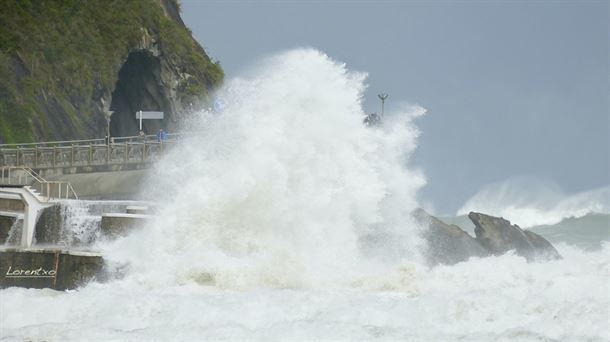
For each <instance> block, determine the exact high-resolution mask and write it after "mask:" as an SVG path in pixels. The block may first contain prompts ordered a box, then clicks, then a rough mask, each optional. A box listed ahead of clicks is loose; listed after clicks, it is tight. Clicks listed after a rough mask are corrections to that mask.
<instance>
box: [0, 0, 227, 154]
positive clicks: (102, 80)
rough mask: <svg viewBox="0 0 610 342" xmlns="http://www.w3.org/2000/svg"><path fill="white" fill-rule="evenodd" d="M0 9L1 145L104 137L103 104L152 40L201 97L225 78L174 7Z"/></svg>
mask: <svg viewBox="0 0 610 342" xmlns="http://www.w3.org/2000/svg"><path fill="white" fill-rule="evenodd" d="M2 3H3V5H2V8H1V9H0V142H4V143H12V142H27V141H32V140H39V139H69V138H89V137H91V135H94V134H98V132H100V131H103V127H105V121H104V116H103V110H102V105H101V103H100V99H102V102H103V98H104V97H107V96H108V94H109V93H110V92H111V91H112V89H114V85H115V82H116V81H117V78H118V73H119V70H120V68H121V66H122V65H123V63H124V62H125V60H126V59H127V56H128V55H129V53H130V51H132V50H134V49H136V48H137V47H138V46H139V45H140V44H141V41H142V39H143V37H145V36H147V35H148V36H153V37H155V38H154V39H155V41H156V44H157V46H158V49H159V52H160V54H162V55H163V56H164V58H169V59H171V60H173V61H176V65H179V68H180V69H181V70H180V71H181V72H184V73H187V74H189V75H193V77H191V78H189V79H188V81H189V82H188V84H186V85H185V86H184V87H182V88H183V92H184V96H200V97H201V96H203V97H206V96H207V94H208V92H209V91H210V90H211V89H213V88H214V87H217V86H219V85H220V84H221V83H222V80H223V77H224V73H223V71H222V69H221V67H220V65H219V63H218V62H216V63H214V62H213V61H211V60H210V58H209V57H208V56H207V55H206V54H205V52H204V51H203V49H202V48H201V47H200V46H199V45H198V44H197V43H196V42H195V41H194V40H193V38H192V36H191V33H190V31H189V30H188V29H187V28H186V27H185V26H184V25H183V24H182V21H181V20H180V19H179V16H178V19H176V16H177V14H176V16H172V15H171V13H169V14H168V12H171V11H172V10H173V11H175V12H176V13H177V11H178V10H179V6H178V4H177V2H176V1H175V0H128V1H126V0H114V1H112V0H87V1H81V0H64V1H59V0H57V1H54V0H5V1H2Z"/></svg>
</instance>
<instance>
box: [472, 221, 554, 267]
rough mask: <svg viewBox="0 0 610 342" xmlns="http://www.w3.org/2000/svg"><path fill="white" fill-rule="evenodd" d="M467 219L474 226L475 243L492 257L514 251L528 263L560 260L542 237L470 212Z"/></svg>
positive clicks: (507, 222) (508, 222) (508, 223)
mask: <svg viewBox="0 0 610 342" xmlns="http://www.w3.org/2000/svg"><path fill="white" fill-rule="evenodd" d="M468 218H470V220H471V221H472V223H474V225H475V230H474V232H475V234H476V241H478V242H479V243H480V244H481V245H482V246H483V247H485V249H487V250H488V251H489V252H490V253H491V254H493V255H500V254H504V253H506V252H508V251H510V250H514V251H515V253H516V254H518V255H521V256H523V257H525V258H526V259H527V260H528V261H535V260H540V259H542V260H552V259H561V256H560V255H559V253H558V252H557V250H556V249H555V247H553V245H551V243H550V242H548V241H547V240H546V239H545V238H543V237H542V236H540V235H538V234H536V233H533V232H530V231H524V230H523V229H521V228H520V227H519V226H518V225H512V224H511V223H510V221H508V220H505V219H503V218H501V217H494V216H489V215H485V214H481V213H475V212H471V213H470V214H468Z"/></svg>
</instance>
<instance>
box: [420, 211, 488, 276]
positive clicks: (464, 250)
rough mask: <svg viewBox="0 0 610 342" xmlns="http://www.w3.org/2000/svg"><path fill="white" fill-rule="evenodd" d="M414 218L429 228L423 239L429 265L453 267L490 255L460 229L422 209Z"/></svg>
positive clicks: (424, 252)
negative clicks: (472, 258) (474, 258)
mask: <svg viewBox="0 0 610 342" xmlns="http://www.w3.org/2000/svg"><path fill="white" fill-rule="evenodd" d="M413 217H414V218H415V219H416V220H417V221H418V222H419V223H420V224H422V225H424V226H426V227H427V229H426V230H425V231H424V232H423V234H422V237H423V238H424V240H425V241H426V246H425V248H424V251H423V254H424V257H425V258H426V262H427V263H428V264H429V265H431V266H433V265H437V264H445V265H453V264H456V263H458V262H462V261H466V260H468V259H469V258H470V257H473V256H474V257H484V256H488V255H489V252H488V251H487V250H486V249H485V248H483V247H482V246H481V245H480V244H479V243H478V242H477V241H476V240H475V239H474V238H473V237H471V236H470V235H468V233H466V232H465V231H463V230H462V229H461V228H460V227H458V226H456V225H454V224H446V223H445V222H443V221H441V220H439V219H437V218H436V217H434V216H431V215H429V214H428V213H427V212H425V211H424V210H422V209H417V210H416V211H414V212H413Z"/></svg>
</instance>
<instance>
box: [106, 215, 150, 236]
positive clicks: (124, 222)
mask: <svg viewBox="0 0 610 342" xmlns="http://www.w3.org/2000/svg"><path fill="white" fill-rule="evenodd" d="M153 217H154V216H151V215H142V214H122V213H108V214H103V215H102V227H101V228H102V234H104V235H105V236H107V237H110V238H117V237H121V236H125V235H127V234H128V233H129V232H131V231H132V230H133V229H136V228H137V227H141V226H143V225H144V224H145V223H146V221H148V220H151V219H152V218H153Z"/></svg>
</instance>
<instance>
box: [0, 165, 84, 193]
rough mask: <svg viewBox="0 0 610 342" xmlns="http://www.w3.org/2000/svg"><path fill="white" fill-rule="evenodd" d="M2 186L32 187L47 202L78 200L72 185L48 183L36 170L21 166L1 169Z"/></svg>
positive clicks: (0, 181) (57, 182)
mask: <svg viewBox="0 0 610 342" xmlns="http://www.w3.org/2000/svg"><path fill="white" fill-rule="evenodd" d="M1 185H23V186H26V185H27V186H32V187H33V188H34V189H35V190H37V191H38V192H39V193H40V196H41V197H42V199H43V200H44V201H46V202H48V201H51V200H54V199H63V198H65V199H78V195H77V194H76V191H74V188H73V187H72V184H70V183H69V182H64V181H48V180H45V179H44V178H42V177H41V176H40V175H39V174H37V173H36V172H34V170H32V169H30V168H27V167H21V166H6V167H2V168H0V186H1Z"/></svg>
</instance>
